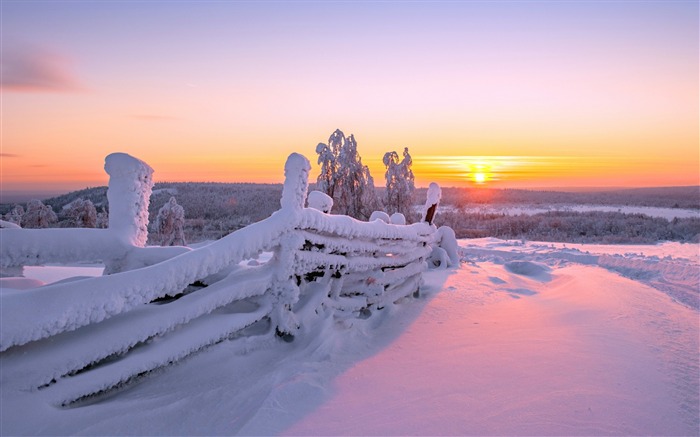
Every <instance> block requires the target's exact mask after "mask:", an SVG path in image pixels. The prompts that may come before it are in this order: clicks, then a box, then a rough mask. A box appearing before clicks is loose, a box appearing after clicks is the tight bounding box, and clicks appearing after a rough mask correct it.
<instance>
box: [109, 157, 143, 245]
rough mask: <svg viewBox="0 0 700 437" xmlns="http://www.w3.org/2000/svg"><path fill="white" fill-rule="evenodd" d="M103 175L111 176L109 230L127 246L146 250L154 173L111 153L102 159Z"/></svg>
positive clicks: (134, 160)
mask: <svg viewBox="0 0 700 437" xmlns="http://www.w3.org/2000/svg"><path fill="white" fill-rule="evenodd" d="M105 171H106V172H107V174H109V176H110V178H109V187H108V188H107V201H108V202H109V229H110V230H112V231H114V232H115V233H116V234H117V235H118V236H119V237H121V238H122V239H124V241H125V243H127V244H131V245H135V246H140V247H143V246H145V245H146V240H147V239H148V204H149V202H150V198H151V191H152V188H153V169H152V168H151V167H150V166H149V165H148V164H146V163H145V162H143V161H141V160H140V159H138V158H134V157H133V156H131V155H128V154H126V153H112V154H110V155H108V156H107V157H106V158H105Z"/></svg>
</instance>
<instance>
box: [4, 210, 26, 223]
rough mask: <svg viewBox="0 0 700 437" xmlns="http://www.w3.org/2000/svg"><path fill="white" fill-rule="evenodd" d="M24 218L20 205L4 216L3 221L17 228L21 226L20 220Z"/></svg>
mask: <svg viewBox="0 0 700 437" xmlns="http://www.w3.org/2000/svg"><path fill="white" fill-rule="evenodd" d="M23 216H24V208H22V205H15V206H14V208H12V211H10V212H8V213H7V214H5V220H6V221H8V222H10V223H14V224H16V225H17V226H22V218H23Z"/></svg>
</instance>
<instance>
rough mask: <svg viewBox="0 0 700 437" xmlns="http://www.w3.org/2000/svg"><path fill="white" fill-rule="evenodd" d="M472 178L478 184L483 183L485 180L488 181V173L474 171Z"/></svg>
mask: <svg viewBox="0 0 700 437" xmlns="http://www.w3.org/2000/svg"><path fill="white" fill-rule="evenodd" d="M472 178H473V179H474V182H476V183H477V184H483V183H484V182H486V175H485V174H484V173H474V174H473V175H472Z"/></svg>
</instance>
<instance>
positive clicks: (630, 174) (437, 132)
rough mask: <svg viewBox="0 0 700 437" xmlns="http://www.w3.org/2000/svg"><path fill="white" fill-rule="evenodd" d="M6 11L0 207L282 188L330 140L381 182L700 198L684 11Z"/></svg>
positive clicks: (694, 9) (361, 7) (694, 94)
mask: <svg viewBox="0 0 700 437" xmlns="http://www.w3.org/2000/svg"><path fill="white" fill-rule="evenodd" d="M0 5H1V6H0V7H1V8H2V53H1V54H2V56H1V60H2V100H1V106H2V113H1V123H2V133H1V138H0V139H1V144H0V145H1V151H0V190H2V191H3V192H9V191H17V190H42V189H45V190H48V189H50V190H53V191H55V190H69V189H78V188H83V187H86V186H96V185H104V184H106V183H107V177H106V174H105V173H104V171H103V169H102V167H103V163H104V157H105V156H106V155H108V154H109V153H112V152H117V151H119V152H126V153H130V154H132V155H134V156H136V157H138V158H140V159H143V160H144V161H146V162H148V163H149V164H150V165H151V166H152V167H153V168H154V169H155V171H156V173H155V178H156V180H157V181H175V180H177V181H231V182H243V181H245V182H281V181H282V177H283V171H282V168H283V164H284V160H285V158H286V156H287V155H288V154H289V153H291V152H299V153H302V154H304V155H306V156H307V157H308V158H309V159H310V161H311V162H312V163H313V164H315V161H316V155H315V153H314V150H315V146H316V144H317V143H318V142H325V141H326V140H327V138H328V136H329V135H330V133H331V132H333V131H334V130H335V129H337V128H340V129H341V130H343V131H344V132H345V134H346V135H349V134H354V135H355V138H356V140H357V142H358V150H359V152H360V154H361V155H362V157H363V161H364V162H365V163H366V164H368V165H370V168H371V170H372V174H373V176H374V179H375V182H376V183H377V185H382V184H383V173H384V169H383V167H382V165H381V157H382V156H383V154H384V153H385V152H387V151H391V150H396V151H398V152H401V150H403V147H409V150H410V151H411V154H412V155H413V157H414V168H413V170H414V173H415V175H416V180H417V183H418V185H422V186H425V185H427V184H428V183H429V182H431V181H436V182H439V183H440V184H442V185H444V186H452V185H468V184H474V183H476V182H479V183H480V184H481V185H483V186H495V187H516V188H517V187H521V188H527V187H562V186H564V187H573V186H591V187H602V186H671V185H698V184H700V176H699V174H700V170H699V168H700V158H699V153H700V152H699V144H698V141H699V140H698V131H699V121H698V120H699V119H700V114H699V109H698V108H699V89H698V74H699V71H698V21H697V16H698V3H697V2H695V1H675V2H666V1H664V2H662V1H658V2H656V1H650V2H532V3H529V2H464V3H460V2H444V3H443V2H431V3H427V2H426V3H421V2H415V3H402V2H386V3H360V4H352V3H337V2H331V3H329V4H325V3H296V2H289V3H267V4H265V3H239V2H205V3H194V2H192V3H191V2H167V1H166V2H148V3H138V2H136V3H133V2H63V1H60V0H59V1H55V2H29V3H27V2H2V3H1V4H0ZM315 168H316V167H315ZM316 172H317V170H316V169H315V170H314V172H313V173H312V176H314V177H315V175H316Z"/></svg>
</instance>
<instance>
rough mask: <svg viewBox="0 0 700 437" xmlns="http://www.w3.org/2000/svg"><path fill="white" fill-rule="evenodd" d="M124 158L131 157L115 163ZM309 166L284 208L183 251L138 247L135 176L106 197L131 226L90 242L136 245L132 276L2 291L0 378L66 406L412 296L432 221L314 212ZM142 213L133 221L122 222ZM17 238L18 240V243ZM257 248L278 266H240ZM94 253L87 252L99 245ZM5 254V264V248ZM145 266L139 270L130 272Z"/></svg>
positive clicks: (146, 182)
mask: <svg viewBox="0 0 700 437" xmlns="http://www.w3.org/2000/svg"><path fill="white" fill-rule="evenodd" d="M110 156H113V155H110ZM119 160H123V161H126V158H125V157H124V156H123V155H119ZM138 162H140V161H138ZM143 169H144V167H142V170H143ZM147 169H150V167H148V168H147ZM309 170H310V165H309V162H308V160H307V159H306V158H305V157H303V156H301V155H298V154H292V155H290V157H289V159H288V160H287V163H286V165H285V183H284V189H283V194H282V199H281V202H280V203H281V209H280V210H279V211H277V212H275V213H274V214H273V215H272V216H271V217H269V218H268V219H265V220H263V221H261V222H258V223H255V224H252V225H249V226H247V227H245V228H243V229H241V230H238V231H236V232H234V233H231V234H229V235H228V236H226V237H224V238H222V239H220V240H218V241H216V242H213V243H211V244H209V245H206V246H203V247H201V248H198V249H195V250H187V251H185V252H183V251H181V250H173V249H174V248H139V249H140V250H138V251H136V252H134V251H133V248H134V247H138V246H137V245H139V244H142V243H143V242H144V241H145V239H143V238H142V237H143V234H142V231H143V230H144V226H143V225H144V224H145V223H146V222H147V217H146V218H145V220H146V221H144V217H143V216H140V215H138V212H139V211H143V209H142V208H143V207H144V205H145V206H146V207H147V198H146V197H145V194H146V193H147V192H148V191H149V190H150V174H151V173H150V172H149V171H147V170H146V171H143V172H132V173H131V175H132V178H133V179H136V181H137V182H136V183H132V184H131V185H128V186H129V187H132V188H133V189H130V190H126V189H122V192H123V193H124V192H125V193H124V195H123V196H112V197H110V199H109V200H110V202H113V201H114V202H122V201H123V202H124V203H123V205H122V206H124V207H126V206H127V205H128V206H130V207H131V209H125V211H123V213H124V216H123V217H122V219H121V220H124V221H120V219H115V220H116V223H114V222H110V228H111V229H113V231H114V232H113V234H116V235H118V236H119V238H117V237H115V236H112V237H110V238H108V237H93V238H94V240H92V241H93V242H97V241H98V238H105V240H104V241H101V242H98V247H99V246H101V247H102V248H103V250H106V251H108V252H110V251H113V250H114V249H113V248H112V246H118V247H127V248H131V249H129V251H130V252H129V251H127V252H128V253H129V254H130V255H129V257H128V258H129V260H130V261H129V263H128V264H129V266H128V268H132V270H128V271H121V272H119V273H114V274H110V275H106V276H102V277H97V278H91V279H83V280H79V281H73V282H67V283H66V282H64V283H57V284H53V285H47V286H43V287H39V288H36V289H31V290H23V291H19V290H3V291H2V294H0V296H1V299H2V300H1V305H0V311H1V312H2V314H1V317H0V323H1V326H2V330H1V331H0V351H3V353H2V354H0V364H1V365H2V367H3V374H2V377H1V382H2V384H13V385H14V384H17V385H18V386H21V388H23V389H36V388H43V389H45V390H46V391H47V392H48V393H51V394H50V395H49V398H50V402H53V403H57V404H67V403H71V402H73V401H75V400H77V399H80V398H83V397H85V396H89V395H91V394H95V393H99V392H102V391H104V390H108V389H110V388H112V387H115V386H119V385H121V384H123V383H126V382H128V381H130V380H132V379H133V378H135V377H138V376H140V375H143V374H145V373H147V372H150V371H152V370H154V369H156V368H159V367H162V366H165V365H167V364H169V363H172V362H175V361H177V360H180V359H182V358H184V357H186V356H187V355H189V354H191V353H193V352H195V351H197V350H200V349H202V348H204V347H207V346H209V345H212V344H214V343H217V342H220V341H223V340H226V339H238V340H241V341H243V340H245V339H246V338H248V337H250V335H252V333H256V334H257V335H262V336H264V337H269V338H272V337H273V336H274V335H275V334H276V335H277V336H279V337H281V338H283V339H285V340H291V339H292V338H293V337H294V335H296V334H298V333H299V332H300V331H301V330H303V327H304V323H306V322H308V321H310V320H311V318H312V317H367V316H369V314H371V312H372V311H374V310H381V309H382V308H383V307H384V306H386V305H391V304H393V303H395V302H397V301H398V300H400V299H401V298H403V297H407V296H410V295H415V294H417V293H418V292H419V288H420V284H421V274H422V272H423V271H424V270H425V268H426V259H427V258H428V256H429V255H430V254H431V251H432V250H433V249H432V248H431V243H433V242H435V241H436V235H437V233H436V229H435V227H434V226H432V225H429V224H428V223H425V222H423V223H415V224H412V225H395V224H389V223H386V222H384V221H382V220H375V221H373V222H361V221H358V220H355V219H353V218H351V217H348V216H334V215H329V214H325V213H323V212H321V211H318V210H316V209H312V208H306V207H305V202H306V195H307V190H308V173H309ZM110 175H111V176H112V178H114V177H115V173H110ZM134 175H135V177H134ZM111 187H112V184H111V181H110V188H111ZM129 195H133V196H131V197H129ZM429 200H430V199H429ZM110 206H111V207H112V211H114V207H113V206H112V205H110ZM134 207H135V208H136V209H134ZM134 212H136V213H137V219H136V221H128V220H125V219H124V217H128V216H129V214H131V213H134ZM113 224H114V225H115V226H114V227H113V226H112V225H113ZM114 228H118V229H119V230H118V231H116V230H114ZM8 231H17V232H16V235H19V236H21V235H29V237H28V238H29V239H33V241H35V244H39V243H40V240H38V239H37V236H36V235H34V234H33V233H30V234H23V233H24V232H26V230H17V229H9V230H0V232H3V234H0V236H2V237H3V246H4V245H5V241H6V240H4V236H5V234H4V233H5V232H8ZM62 231H64V230H62V229H60V230H47V233H44V234H43V235H45V236H47V237H48V240H52V239H53V240H55V243H52V244H57V245H58V244H60V242H62V241H64V240H63V237H61V238H58V237H57V236H55V235H53V232H57V233H58V232H62ZM65 231H68V230H65ZM70 231H78V230H70ZM80 231H91V232H92V233H94V234H95V235H100V236H107V235H110V233H109V232H103V233H100V230H80ZM61 235H62V234H61ZM81 235H83V234H81ZM84 235H87V234H84ZM125 236H128V237H127V241H125V238H124V237H125ZM12 238H14V239H15V240H13V241H17V242H18V243H20V244H21V238H20V237H16V236H13V237H12ZM21 247H25V246H21ZM81 247H82V246H81ZM23 250H24V249H23ZM60 250H61V249H60V247H57V248H56V249H55V255H52V256H56V257H60V254H59V252H60ZM63 250H64V252H63V253H64V254H65V253H66V252H65V249H63ZM78 251H79V250H77V249H76V252H78ZM8 252H11V250H8ZM27 252H29V253H40V252H41V251H39V250H35V251H34V252H31V251H28V250H27ZM263 252H272V253H273V255H272V257H271V259H270V261H268V262H266V263H257V262H248V263H243V261H245V260H251V259H252V260H255V259H258V257H259V256H260V255H261V254H262V253H263ZM87 253H88V255H89V257H93V255H94V254H95V253H98V249H93V248H90V250H89V251H88V252H87ZM52 254H53V252H52ZM135 254H137V255H135ZM0 256H1V257H3V265H5V263H6V261H5V259H4V258H5V257H6V256H9V255H7V254H6V253H5V248H3V252H2V253H0ZM38 258H39V260H40V261H44V260H46V259H49V258H50V257H48V256H46V255H40V256H39V257H38ZM68 258H69V259H70V260H76V258H79V257H78V256H77V254H76V255H75V256H69V257H68ZM98 258H99V256H98ZM103 259H104V257H103ZM139 260H140V262H141V263H142V264H143V265H144V267H141V268H134V267H136V266H137V265H138V262H137V261H139ZM32 261H33V260H32ZM156 261H159V262H156ZM13 262H14V261H13ZM13 262H7V265H12V263H13ZM24 262H26V259H25V260H24ZM44 262H45V261H44ZM37 263H39V262H37ZM122 267H124V266H122ZM122 270H126V268H124V269H122ZM137 346H146V347H137Z"/></svg>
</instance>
